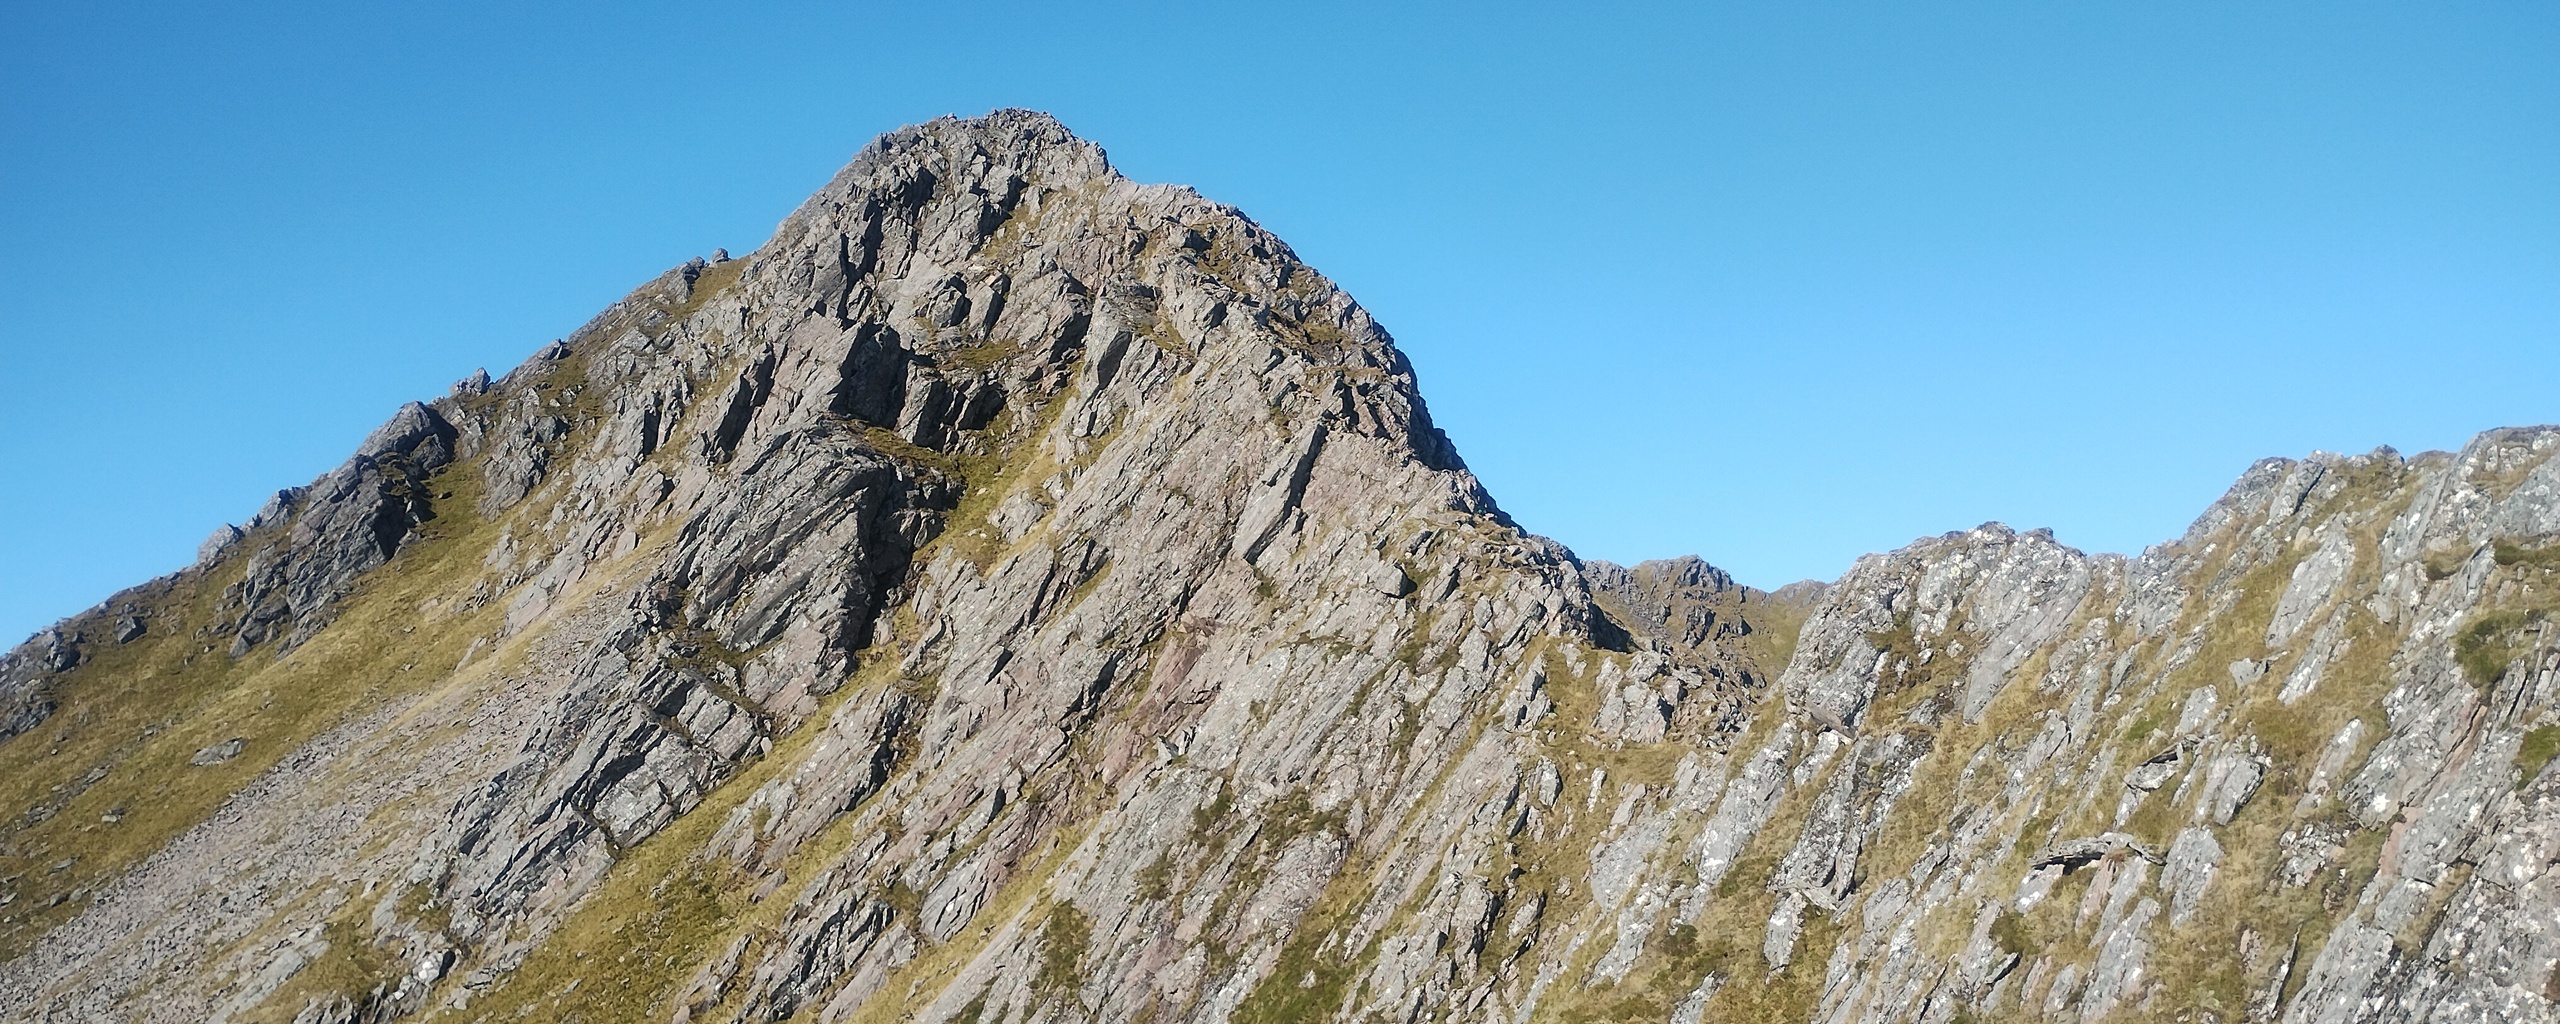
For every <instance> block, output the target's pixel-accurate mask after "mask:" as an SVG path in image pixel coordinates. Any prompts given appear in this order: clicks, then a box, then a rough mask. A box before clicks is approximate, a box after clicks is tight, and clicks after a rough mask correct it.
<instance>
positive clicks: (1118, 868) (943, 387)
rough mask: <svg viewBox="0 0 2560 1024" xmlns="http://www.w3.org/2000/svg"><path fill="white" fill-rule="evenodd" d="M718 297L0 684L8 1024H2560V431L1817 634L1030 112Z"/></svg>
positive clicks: (1950, 585)
mask: <svg viewBox="0 0 2560 1024" xmlns="http://www.w3.org/2000/svg"><path fill="white" fill-rule="evenodd" d="M721 255H722V257H723V258H720V259H716V260H696V261H692V262H688V263H687V264H685V265H684V266H682V267H679V268H677V269H675V270H672V271H670V272H668V273H667V274H666V275H665V276H662V277H660V278H659V279H657V280H656V281H653V282H650V283H649V284H647V285H645V286H643V287H642V288H641V289H640V290H638V291H637V292H635V293H633V294H632V295H631V296H630V297H629V298H627V299H625V300H624V301H622V302H620V303H618V304H616V305H615V306H614V307H612V308H611V309H608V310H606V311H605V312H604V313H603V314H602V315H600V316H599V317H597V318H596V319H595V320H594V321H592V322H591V323H589V324H587V325H586V326H585V327H583V328H581V329H580V330H578V331H577V332H575V333H573V334H571V335H569V336H568V337H566V338H564V339H561V340H560V341H558V342H555V343H553V344H551V345H548V346H545V347H544V348H543V349H542V350H541V351H540V352H538V353H537V354H536V355H535V356H534V357H533V358H532V359H531V360H529V361H528V362H526V363H525V364H524V365H523V366H520V367H518V368H516V369H515V370H514V371H512V372H510V373H508V374H506V375H505V376H503V377H501V378H499V379H496V380H491V379H489V378H488V376H487V375H486V374H479V373H475V374H474V375H472V376H471V377H469V378H466V379H465V380H463V381H462V382H461V383H460V384H457V385H456V386H455V387H454V389H453V390H452V392H451V394H449V395H448V396H446V397H443V398H439V399H437V400H435V401H433V402H430V403H424V404H413V405H410V406H407V407H405V408H403V409H401V410H400V411H399V413H398V414H397V415H396V416H394V417H393V419H392V420H391V421H390V422H389V423H387V424H386V425H385V426H384V427H383V428H382V429H381V430H379V431H377V432H376V433H375V434H374V435H373V436H372V437H371V438H369V439H367V440H366V442H365V443H364V445H363V446H362V447H361V448H360V449H359V450H358V452H357V453H356V455H355V456H354V457H353V458H351V459H350V460H349V461H348V462H347V464H346V465H344V466H342V467H340V468H339V469H338V470H336V471H333V472H332V473H330V474H329V475H328V476H325V477H323V478H322V479H320V480H318V481H315V482H313V483H312V484H310V485H308V486H307V487H302V488H296V489H293V490H289V491H285V492H281V493H280V494H279V495H278V496H277V498H276V500H275V501H273V502H271V503H269V505H268V507H267V508H266V509H264V510H262V511H261V512H260V513H259V514H258V515H257V516H256V517H254V518H253V519H251V520H250V521H249V522H248V523H246V524H243V525H242V526H240V527H236V528H235V527H225V528H224V529H223V530H222V531H219V532H217V533H216V535H215V536H214V537H213V538H212V539H211V540H209V541H208V542H207V545H206V548H205V552H204V557H203V558H202V559H201V560H200V561H199V562H198V564H197V565H195V566H193V567H190V568H188V569H186V570H183V571H181V572H179V573H177V574H175V575H173V576H171V577H167V578H164V579H162V580H157V581H153V582H152V583H149V584H145V585H143V586H141V587H137V588H135V589H134V590H131V591H127V592H126V593H123V594H119V595H117V596H116V597H114V598H111V599H110V600H109V601H108V602H106V603H105V604H102V605H100V606H99V607H98V608H96V609H93V610H92V611H90V612H87V613H84V614H82V615H80V616H75V617H74V618H72V619H70V620H66V621H65V622H64V623H63V624H61V625H60V626H57V627H56V628H54V629H52V630H49V631H47V632H46V633H44V634H40V635H39V636H38V637H36V638H35V639H33V640H30V641H28V642H27V643H26V644H23V645H20V646H19V647H18V648H17V649H15V650H13V651H11V652H9V653H8V654H7V655H6V656H5V657H0V737H5V741H0V799H5V800H8V801H12V802H11V803H9V804H8V805H6V806H0V811H5V812H7V813H8V814H9V815H10V817H9V818H8V819H7V824H6V825H5V826H0V844H5V845H0V958H5V960H4V961H0V1019H5V1020H13V1021H14V1020H29V1021H87V1020H109V1019H133V1020H171V1021H177V1020H187V1021H196V1020H222V1021H253V1020H267V1021H287V1020H291V1021H298V1022H320V1021H332V1022H335V1021H387V1020H395V1019H420V1020H474V1019H482V1018H487V1019H492V1020H516V1019H526V1018H531V1019H546V1020H590V1021H645V1020H665V1021H671V1022H703V1021H738V1022H744V1021H776V1020H811V1021H847V1020H883V1021H885V1020H924V1021H935V1022H941V1021H971V1022H989V1021H997V1020H1006V1021H1042V1022H1049V1021H1082V1020H1093V1021H1121V1020H1161V1021H1175V1020H1182V1021H1283V1020H1289V1021H1294V1020H1336V1019H1338V1020H1364V1021H1365V1020H1393V1021H1415V1020H1423V1019H1464V1020H1502V1021H1531V1020H1548V1019H1554V1020H1598V1019H1625V1020H1637V1019H1646V1020H1651V1019H1668V1020H1674V1021H1684V1022H1697V1021H1708V1020H1727V1019H1747V1020H1804V1021H1813V1020H1820V1021H1826V1022H1842V1024H1846V1022H1851V1021H1878V1022H1881V1021H1930V1022H1939V1021H1953V1020H1957V1019H1976V1020H1979V1019H2045V1018H2051V1019H2076V1020H2082V1021H2097V1020H2102V1019H2122V1020H2152V1019H2158V1020H2206V1019H2211V1020H2220V1021H2242V1020H2253V1021H2263V1020H2276V1019H2284V1020H2293V1021H2320V1022H2330V1021H2349V1020H2410V1019H2416V1020H2446V1021H2454V1020H2462V1021H2470V1020H2551V1019H2560V1014H2555V1013H2554V1010H2553V1002H2552V999H2553V998H2554V997H2556V996H2560V980H2555V973H2554V969H2553V968H2554V964H2555V962H2560V932H2556V931H2555V929H2554V927H2553V926H2552V924H2551V922H2552V921H2553V920H2554V919H2555V918H2554V914H2555V912H2560V879H2554V878H2551V877H2549V872H2550V869H2551V867H2552V865H2553V864H2554V863H2555V862H2560V778H2554V777H2552V775H2551V773H2549V772H2547V771H2546V768H2547V766H2548V765H2549V763H2550V762H2551V761H2552V759H2553V755H2554V753H2560V712H2555V710H2554V708H2555V701H2560V649H2555V648H2560V637H2554V636H2552V635H2550V628H2549V626H2548V625H2547V622H2546V618H2547V614H2548V612H2549V610H2550V609H2551V608H2553V607H2554V606H2555V605H2560V598H2556V597H2555V594H2560V590H2556V589H2555V588H2560V546H2555V539H2556V538H2560V462H2556V461H2554V459H2553V458H2552V456H2553V455H2554V453H2555V452H2560V429H2551V428H2537V429H2531V430H2507V431H2494V432H2491V433H2488V434H2484V435H2481V437H2480V438H2479V439H2477V440H2476V441H2474V442H2473V443H2472V444H2471V445H2470V446H2469V447H2467V448H2466V449H2465V450H2464V451H2462V452H2461V453H2458V454H2450V455H2448V454H2442V453H2434V454H2429V455H2423V456H2419V457H2417V458H2415V459H2405V460H2404V459H2402V458H2401V457H2400V456H2398V455H2396V454H2394V453H2391V452H2389V451H2388V450H2383V451H2378V452H2375V453H2373V454H2370V455H2364V456H2357V457H2351V458H2350V457H2337V456H2330V455H2315V456H2313V457H2311V458H2309V459H2307V460H2303V461H2299V462H2295V461H2283V460H2271V461H2268V462H2265V463H2261V464H2259V465H2258V466H2256V467H2253V468H2252V469H2251V470H2250V471H2249V472H2248V474H2247V475H2245V476H2244V477H2243V478H2242V479H2241V481H2240V482H2239V484H2237V485H2236V486H2235V487H2234V488H2233V489H2232V491H2231V492H2230V494H2229V495H2227V496H2226V497H2225V498H2224V499H2223V500H2222V501H2220V502H2218V503H2216V504H2215V506H2214V507H2213V508H2212V509H2210V510H2208V511H2207V512H2206V513H2205V515H2204V516H2203V517H2202V518H2201V519H2199V520H2198V521H2197V522H2196V524H2195V525H2194V527H2193V528H2191V529H2190V530H2189V531H2188V533H2187V535H2186V536H2184V537H2182V538H2180V539H2178V540H2176V541H2174V542H2171V543H2168V544H2164V545H2161V546H2159V547H2157V548H2154V549H2152V550H2151V551H2149V552H2146V553H2144V554H2143V555H2142V556H2141V557H2139V558H2133V559H2127V558H2122V557H2117V556H2095V557H2092V556H2088V555H2084V554H2082V553H2080V552H2078V551H2075V550H2072V549H2070V548H2068V547H2064V546H2062V545H2061V544H2059V543H2057V542H2056V541H2055V540H2054V539H2053V538H2052V537H2051V536H2050V535H2047V534H2044V533H2041V532H2032V533H2017V532H2014V531H2011V530H2009V529H2007V528H2004V527H2000V526H1997V525H1987V526H1984V527H1981V528H1978V529H1975V530H1972V531H1968V532H1964V533H1955V534H1948V535H1946V536H1943V537H1939V538H1933V539H1928V540H1923V541H1921V542H1918V543H1916V544H1914V545H1912V546H1910V547H1908V548H1905V549H1903V550H1901V551H1898V552H1894V553H1892V554H1888V555H1877V556H1870V557H1868V558H1866V559H1864V560H1861V561H1860V562H1859V563H1858V564H1857V565H1856V566H1855V567H1854V568H1853V569H1851V571H1850V572H1849V573H1848V574H1847V575H1846V576H1844V577H1843V578H1842V579H1840V580H1839V581H1837V582H1835V583H1832V584H1829V585H1800V586H1797V587H1790V588H1788V589H1787V590H1783V591H1780V592H1777V593H1763V592H1759V591H1755V590H1750V589H1748V588H1744V587H1740V586H1737V585H1735V584H1734V583H1733V581H1732V580H1731V579H1729V578H1728V577H1726V576H1725V575H1724V574H1723V573H1721V572H1718V571H1716V570H1715V569H1714V568H1713V567H1711V566H1708V565H1707V564H1706V563H1703V562H1700V561H1698V560H1696V559H1683V560H1678V561H1671V562H1648V563H1644V564H1642V565H1638V566H1635V567H1632V568H1626V567H1619V566H1615V565H1610V564H1607V563H1601V562H1591V563H1584V562H1580V561H1578V560H1576V559H1575V558H1574V557H1573V555H1572V554H1571V553H1570V552H1568V551H1565V550H1564V549H1562V548H1560V547H1558V546H1556V545H1555V544H1553V543H1551V542H1548V541H1546V540H1543V539H1541V538H1537V537H1534V536H1530V535H1528V534H1525V533H1523V532H1522V531H1521V530H1520V529H1518V528H1517V527H1516V526H1514V525H1513V524H1512V523H1511V522H1510V521H1509V520H1508V519H1507V518H1505V517H1504V516H1503V515H1502V514H1501V512H1500V511H1499V510H1498V509H1497V508H1496V507H1495V506H1494V504H1493V502H1492V501H1491V500H1490V499H1489V498H1488V497H1487V496H1486V495H1485V493H1484V492H1483V490H1482V488H1480V487H1479V486H1478V485H1477V483H1476V481H1475V479H1474V478H1473V477H1472V476H1471V475H1469V474H1468V472H1467V471H1466V469H1465V467H1464V464H1463V463H1462V462H1461V461H1460V460H1459V458H1458V456H1457V454H1456V452H1455V451H1454V450H1453V449H1452V448H1451V446H1450V445H1449V443H1448V441H1447V440H1446V439H1445V438H1444V437H1443V436H1442V435H1441V433H1440V432H1439V431H1438V430H1436V429H1434V428H1433V427H1432V425H1431V421H1430V417H1429V415H1428V413H1427V412H1426V411H1425V409H1424V406H1423V403H1422V401H1421V398H1420V397H1419V395H1418V394H1417V392H1416V390H1415V385H1414V380H1413V373H1412V370H1411V367H1410V366H1409V365H1408V364H1407V363H1406V361H1405V360H1404V358H1403V357H1402V356H1401V355H1400V354H1399V353H1398V352H1397V351H1396V349H1395V348H1394V346H1393V345H1392V343H1391V342H1390V341H1389V340H1388V338H1387V336H1386V335H1385V333H1384V332H1383V331H1381V330H1380V329H1379V328H1378V326H1377V325H1376V324H1374V323H1373V322H1371V320H1370V319H1369V317H1368V315H1367V314H1366V313H1365V312H1363V311H1362V310H1361V309H1360V308H1359V307H1358V306H1357V305H1356V304H1354V303H1353V302H1352V301H1351V300H1350V299H1349V298H1348V297H1347V296H1345V295H1344V294H1342V293H1341V292H1340V291H1339V290H1337V289H1336V288H1335V287H1334V286H1333V285H1332V284H1331V283H1329V282H1327V281H1326V280H1324V279H1323V278H1322V277H1320V276H1318V275H1317V274H1316V273H1315V272H1314V271H1312V270H1310V269H1309V268H1307V267H1306V266H1304V265H1303V264H1301V263H1299V262H1298V261H1297V260H1296V258H1295V257H1294V256H1293V255H1292V254H1291V253H1290V251H1289V249H1288V248H1287V246H1285V245H1284V244H1282V243H1281V242H1280V241H1279V240H1278V239H1276V238H1274V237H1272V236H1271V235H1270V234H1268V233H1267V232H1265V231H1263V230H1262V229H1261V228H1259V227H1258V226H1256V225H1254V224H1253V223H1252V222H1251V221H1249V220H1247V219H1245V218H1244V217H1243V216H1242V215H1241V214H1239V213H1238V212H1236V211H1235V210H1233V209H1230V208H1227V207H1223V206H1219V205H1217V204H1215V203H1212V202H1209V201H1207V200H1204V199H1202V198H1200V197H1199V196H1197V195H1195V194H1193V193H1191V192H1189V191H1186V190H1182V189H1178V188H1169V187H1163V186H1147V185H1138V184H1134V183H1131V182H1129V181H1127V180H1126V179H1123V178H1121V177H1120V176H1118V175H1117V174H1116V173H1114V172H1113V171H1112V170H1111V168H1110V166H1109V164H1108V163H1107V161H1105V159H1104V157H1103V154H1102V152H1101V151H1100V150H1099V149H1098V148H1096V147H1094V146H1092V145H1090V144H1088V143H1085V142H1082V141H1080V140H1077V139H1075V138H1073V137H1072V136H1070V135H1068V134H1067V133H1066V131H1065V130H1064V129H1063V128H1061V127H1059V126H1058V125H1057V124H1056V123H1055V122H1054V121H1051V120H1049V119H1048V118H1046V117H1044V116H1041V115H1037V114H1030V113H1025V112H1018V111H1005V112H999V113H997V114H994V115H991V116H988V117H985V118H980V119H974V120H943V121H937V122H934V123H932V124H928V125H924V126H921V127H917V128H911V129H907V130H904V131H901V132H898V133H894V134H892V135H889V136H887V137H884V138H882V139H881V140H879V141H878V142H876V143H874V144H873V145H872V146H871V147H869V148H867V149H865V150H864V151H863V152H862V153H861V155H859V156H858V157H856V158H855V160H854V161H853V163H852V164H851V165H850V166H849V167H847V168H846V169H845V170H844V171H843V172H842V173H841V174H839V175H838V176H837V178H836V179H835V180H834V181H833V182H831V183H830V184H829V185H828V186H827V187H826V188H825V189H824V190H822V191H821V192H820V193H819V194H818V195H817V196H815V197H813V198H812V199H811V200H809V202H808V203H807V204H805V205H804V206H803V207H802V208H801V209H800V210H798V211H797V212H795V213H793V214H792V215H791V216H790V217H789V218H788V219H786V220H785V221H784V222H783V223H782V225H781V227H780V228H779V229H778V230H777V231H776V233H775V235H774V237H773V239H772V240H771V241H769V242H768V243H766V245H765V246H764V247H762V248H761V249H759V250H757V251H756V252H754V253H751V254H748V255H746V256H744V257H741V258H738V259H734V260H731V259H726V258H725V255H726V254H725V253H724V254H721Z"/></svg>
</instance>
